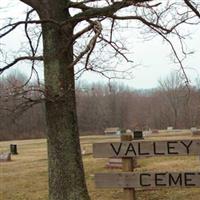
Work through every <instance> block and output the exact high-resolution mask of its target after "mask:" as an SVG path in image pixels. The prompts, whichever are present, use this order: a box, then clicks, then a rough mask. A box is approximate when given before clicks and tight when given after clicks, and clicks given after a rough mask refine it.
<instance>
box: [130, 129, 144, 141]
mask: <svg viewBox="0 0 200 200" xmlns="http://www.w3.org/2000/svg"><path fill="white" fill-rule="evenodd" d="M133 134H134V140H143V139H144V138H143V133H142V131H134V132H133Z"/></svg>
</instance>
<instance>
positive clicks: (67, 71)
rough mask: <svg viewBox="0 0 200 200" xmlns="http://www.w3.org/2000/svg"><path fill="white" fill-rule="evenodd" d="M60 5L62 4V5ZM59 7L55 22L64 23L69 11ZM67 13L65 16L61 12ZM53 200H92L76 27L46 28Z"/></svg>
mask: <svg viewBox="0 0 200 200" xmlns="http://www.w3.org/2000/svg"><path fill="white" fill-rule="evenodd" d="M59 2H60V4H59ZM59 2H58V1H55V3H54V2H53V1H51V4H55V6H54V7H52V5H51V7H52V8H53V11H52V13H51V11H50V13H51V15H52V16H51V18H53V19H54V20H56V21H59V22H61V21H64V20H66V18H67V15H69V14H68V13H67V11H66V10H65V9H64V7H63V8H62V9H61V8H60V6H62V5H61V2H62V3H63V2H64V1H63V0H59ZM61 11H63V12H61ZM42 29H43V30H42V32H43V43H44V68H45V89H46V98H47V99H46V104H45V105H46V121H47V142H48V158H49V200H89V199H90V198H89V195H88V192H87V188H86V183H85V178H84V169H83V163H82V157H81V150H80V141H79V132H78V125H77V114H76V103H75V102H76V101H75V83H74V69H73V67H71V66H70V63H72V61H73V46H72V45H73V43H72V36H73V26H72V25H71V24H70V23H69V24H66V25H65V26H63V27H60V26H57V25H54V24H43V26H42Z"/></svg>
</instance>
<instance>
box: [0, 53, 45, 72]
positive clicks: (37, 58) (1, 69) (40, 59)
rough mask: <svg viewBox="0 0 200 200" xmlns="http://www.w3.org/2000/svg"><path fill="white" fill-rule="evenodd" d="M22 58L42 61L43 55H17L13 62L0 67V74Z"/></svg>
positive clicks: (22, 59)
mask: <svg viewBox="0 0 200 200" xmlns="http://www.w3.org/2000/svg"><path fill="white" fill-rule="evenodd" d="M24 60H30V61H33V60H35V61H43V56H35V57H31V56H22V57H18V58H16V59H15V60H14V61H13V62H11V63H9V64H7V65H6V66H5V67H2V68H0V74H2V73H3V72H4V71H5V70H7V69H9V68H10V67H12V66H14V65H15V64H17V63H18V62H20V61H24Z"/></svg>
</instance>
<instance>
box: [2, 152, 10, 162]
mask: <svg viewBox="0 0 200 200" xmlns="http://www.w3.org/2000/svg"><path fill="white" fill-rule="evenodd" d="M8 161H11V153H0V162H8Z"/></svg>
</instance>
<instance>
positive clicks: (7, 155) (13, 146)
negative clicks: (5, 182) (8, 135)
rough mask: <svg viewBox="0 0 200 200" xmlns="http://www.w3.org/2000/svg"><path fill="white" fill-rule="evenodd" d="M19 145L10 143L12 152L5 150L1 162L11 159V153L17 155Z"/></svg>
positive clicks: (1, 154)
mask: <svg viewBox="0 0 200 200" xmlns="http://www.w3.org/2000/svg"><path fill="white" fill-rule="evenodd" d="M17 154H18V152H17V145H16V144H10V152H3V153H0V162H7V161H11V155H17Z"/></svg>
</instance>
